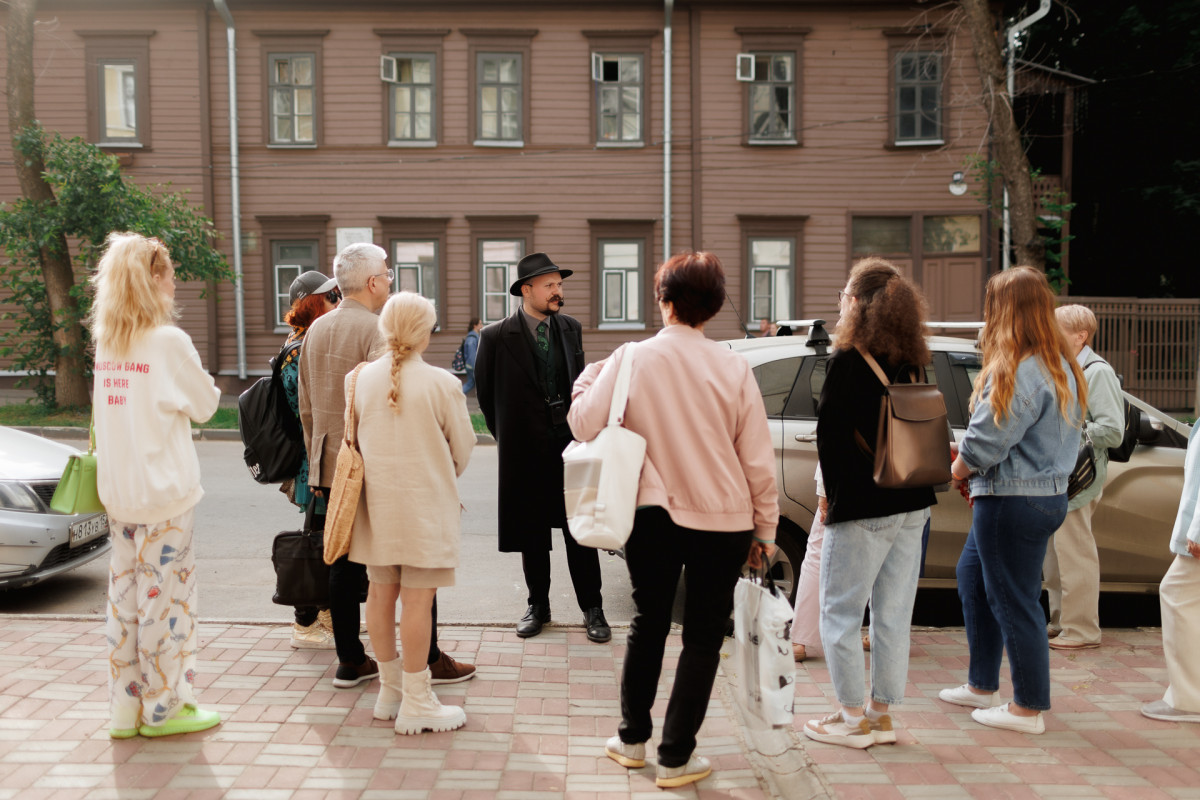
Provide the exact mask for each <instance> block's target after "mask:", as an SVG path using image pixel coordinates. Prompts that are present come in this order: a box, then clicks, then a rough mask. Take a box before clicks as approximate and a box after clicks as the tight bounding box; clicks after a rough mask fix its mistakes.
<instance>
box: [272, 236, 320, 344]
mask: <svg viewBox="0 0 1200 800" xmlns="http://www.w3.org/2000/svg"><path fill="white" fill-rule="evenodd" d="M301 244H303V245H312V250H313V258H312V263H311V264H284V263H280V262H279V261H277V260H276V258H275V253H276V250H277V248H280V247H283V246H285V245H301ZM320 246H321V245H320V241H319V240H317V239H305V238H295V239H283V238H278V239H272V240H271V242H270V248H271V281H272V283H273V285H274V293H275V301H274V302H273V303H272V304H271V308H272V309H273V310H274V314H273V316H274V319H272V320H271V321H272V323H273V324H274V325H275V328H276V330H279V329H283V330H286V329H287V328H288V324H287V323H286V322H284V321H283V314H286V313H287V311H286V309H288V308H290V307H291V301H290V299H289V296H290V293H291V288H292V281H293V280H295V279H296V278H297V277H299V276H300V275H301V274H303V273H304V272H307V271H308V270H313V269H317V267H318V263H319V260H318V255H317V251H318V249H319V248H320ZM283 269H294V270H296V275H295V276H293V277H292V279H291V280H288V281H287V282H286V284H285V283H283V282H281V281H280V280H279V271H280V270H283ZM281 300H282V301H283V303H282V304H281V303H280V301H281ZM280 308H283V309H285V310H284V312H283V314H281V313H280V312H279V309H280Z"/></svg>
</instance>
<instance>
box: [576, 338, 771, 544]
mask: <svg viewBox="0 0 1200 800" xmlns="http://www.w3.org/2000/svg"><path fill="white" fill-rule="evenodd" d="M631 347H632V349H631ZM631 352H632V353H633V359H634V361H633V372H632V375H631V378H630V384H629V402H628V404H627V405H626V407H625V417H624V427H626V428H628V429H629V430H631V431H634V432H636V433H639V434H641V435H642V436H643V437H645V439H646V463H645V466H643V468H642V475H641V480H640V481H639V484H638V506H639V507H642V506H661V507H663V508H665V509H666V510H667V512H668V513H669V514H670V515H671V520H672V521H673V522H675V524H677V525H680V526H682V527H685V528H693V529H696V530H707V531H747V530H751V529H753V530H754V535H755V536H756V537H758V538H760V539H764V540H766V541H774V539H775V528H776V525H777V524H778V522H779V495H778V492H777V490H776V486H775V453H774V449H773V448H772V446H771V437H770V432H769V430H768V428H767V415H766V410H765V409H764V408H763V402H762V395H761V394H760V393H759V391H758V385H757V383H756V382H755V380H754V375H753V373H752V372H751V371H750V366H749V364H747V363H746V360H745V359H744V358H742V357H741V356H739V355H738V354H736V353H734V352H733V351H732V350H729V349H728V348H726V347H723V346H722V345H720V344H718V343H716V342H714V341H711V340H709V339H706V338H705V336H704V333H703V332H702V331H700V330H697V329H695V328H691V327H688V326H687V325H670V326H668V327H666V328H663V329H662V330H661V331H659V332H658V335H657V336H655V337H654V338H652V339H648V340H647V341H644V342H640V343H638V344H636V346H631V345H629V344H626V345H623V346H622V347H620V348H619V349H618V350H617V351H616V352H614V353H613V354H612V355H611V356H609V357H608V358H606V359H604V360H603V361H598V362H596V363H593V364H589V365H588V366H587V368H586V369H584V371H583V374H582V375H580V376H579V379H578V380H576V381H575V387H574V390H573V391H572V402H571V410H570V413H569V414H568V416H567V420H568V422H569V423H570V425H571V431H572V433H574V435H575V438H576V439H578V440H580V441H590V440H591V439H593V438H595V436H596V434H598V433H599V432H600V430H601V429H602V428H603V427H604V425H605V424H606V423H607V421H608V409H609V404H610V402H611V400H612V391H613V385H614V384H615V382H616V377H617V367H618V366H619V365H620V363H621V359H622V358H626V357H628V355H629V354H630V353H631Z"/></svg>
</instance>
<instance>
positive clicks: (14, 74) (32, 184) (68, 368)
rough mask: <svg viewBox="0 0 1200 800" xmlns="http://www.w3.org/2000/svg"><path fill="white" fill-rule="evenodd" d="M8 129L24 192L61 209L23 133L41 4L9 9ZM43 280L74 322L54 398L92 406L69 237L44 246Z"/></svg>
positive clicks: (65, 329)
mask: <svg viewBox="0 0 1200 800" xmlns="http://www.w3.org/2000/svg"><path fill="white" fill-rule="evenodd" d="M8 6H9V8H8V32H7V38H8V80H7V87H6V89H7V94H8V129H9V132H10V134H11V135H12V139H13V156H14V158H13V163H14V165H15V166H16V169H17V179H18V180H19V181H20V183H21V193H22V194H23V195H24V196H25V197H26V198H27V199H29V200H32V201H34V202H36V203H39V204H41V205H44V206H53V205H54V204H55V199H54V190H53V189H51V188H50V185H49V184H48V183H46V180H45V178H44V177H43V176H42V173H43V172H44V171H45V164H44V163H43V161H42V151H41V147H40V146H38V147H23V146H22V140H21V135H20V134H21V132H22V131H23V130H24V129H26V128H27V127H29V126H31V125H34V124H35V123H36V121H37V120H36V118H35V117H34V107H33V23H34V19H35V17H36V15H37V0H10V2H9V4H8ZM38 260H39V261H40V262H41V268H42V279H43V280H44V281H45V283H46V296H47V299H48V301H49V304H50V313H51V314H52V315H53V318H54V320H55V321H63V320H70V321H71V324H69V325H64V326H62V327H60V328H56V330H55V331H54V344H55V348H56V350H57V356H56V357H55V362H54V370H55V374H54V399H55V403H57V404H58V405H60V406H86V405H89V404H90V402H91V400H90V398H89V397H88V387H87V382H86V381H85V380H84V375H83V373H84V352H83V329H82V328H81V327H80V326H79V325H78V324H75V320H76V318H77V315H78V309H79V304H78V303H77V302H76V301H75V298H74V297H72V296H71V287H72V286H74V285H75V271H74V269H73V268H72V266H71V254H70V251H69V250H68V249H67V240H66V237H65V236H63V235H62V234H59V235H58V236H57V240H56V241H51V242H49V243H47V244H44V245H42V247H41V250H40V254H39V259H38Z"/></svg>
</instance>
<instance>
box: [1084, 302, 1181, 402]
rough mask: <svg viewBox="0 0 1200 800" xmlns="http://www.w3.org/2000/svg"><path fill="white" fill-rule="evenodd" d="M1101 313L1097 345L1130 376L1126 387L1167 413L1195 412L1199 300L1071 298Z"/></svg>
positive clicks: (1116, 365) (1115, 366)
mask: <svg viewBox="0 0 1200 800" xmlns="http://www.w3.org/2000/svg"><path fill="white" fill-rule="evenodd" d="M1063 301H1064V302H1068V303H1079V304H1080V305H1085V306H1087V307H1088V308H1090V309H1091V310H1092V311H1093V312H1095V314H1096V318H1097V320H1098V321H1099V323H1100V329H1099V330H1098V331H1097V332H1096V338H1095V340H1094V341H1093V343H1092V349H1093V350H1095V351H1096V352H1097V353H1099V354H1100V355H1101V356H1102V357H1103V358H1105V359H1106V360H1107V361H1108V363H1110V364H1112V367H1113V369H1114V370H1116V371H1117V374H1118V375H1122V376H1123V377H1124V379H1125V385H1124V387H1125V391H1127V392H1129V393H1130V394H1132V395H1135V396H1137V397H1140V398H1141V399H1143V400H1145V401H1146V402H1147V403H1149V404H1150V405H1152V406H1155V407H1157V408H1161V409H1163V410H1164V411H1184V410H1189V411H1194V410H1196V407H1197V396H1196V373H1197V369H1198V368H1200V299H1190V300H1177V299H1145V300H1143V299H1139V298H1136V297H1068V298H1064V299H1063Z"/></svg>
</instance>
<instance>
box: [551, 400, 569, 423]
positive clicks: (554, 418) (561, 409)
mask: <svg viewBox="0 0 1200 800" xmlns="http://www.w3.org/2000/svg"><path fill="white" fill-rule="evenodd" d="M546 406H547V407H548V408H549V409H550V424H551V425H566V424H567V401H566V400H564V399H562V398H561V397H556V398H554V399H553V400H547V401H546Z"/></svg>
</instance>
